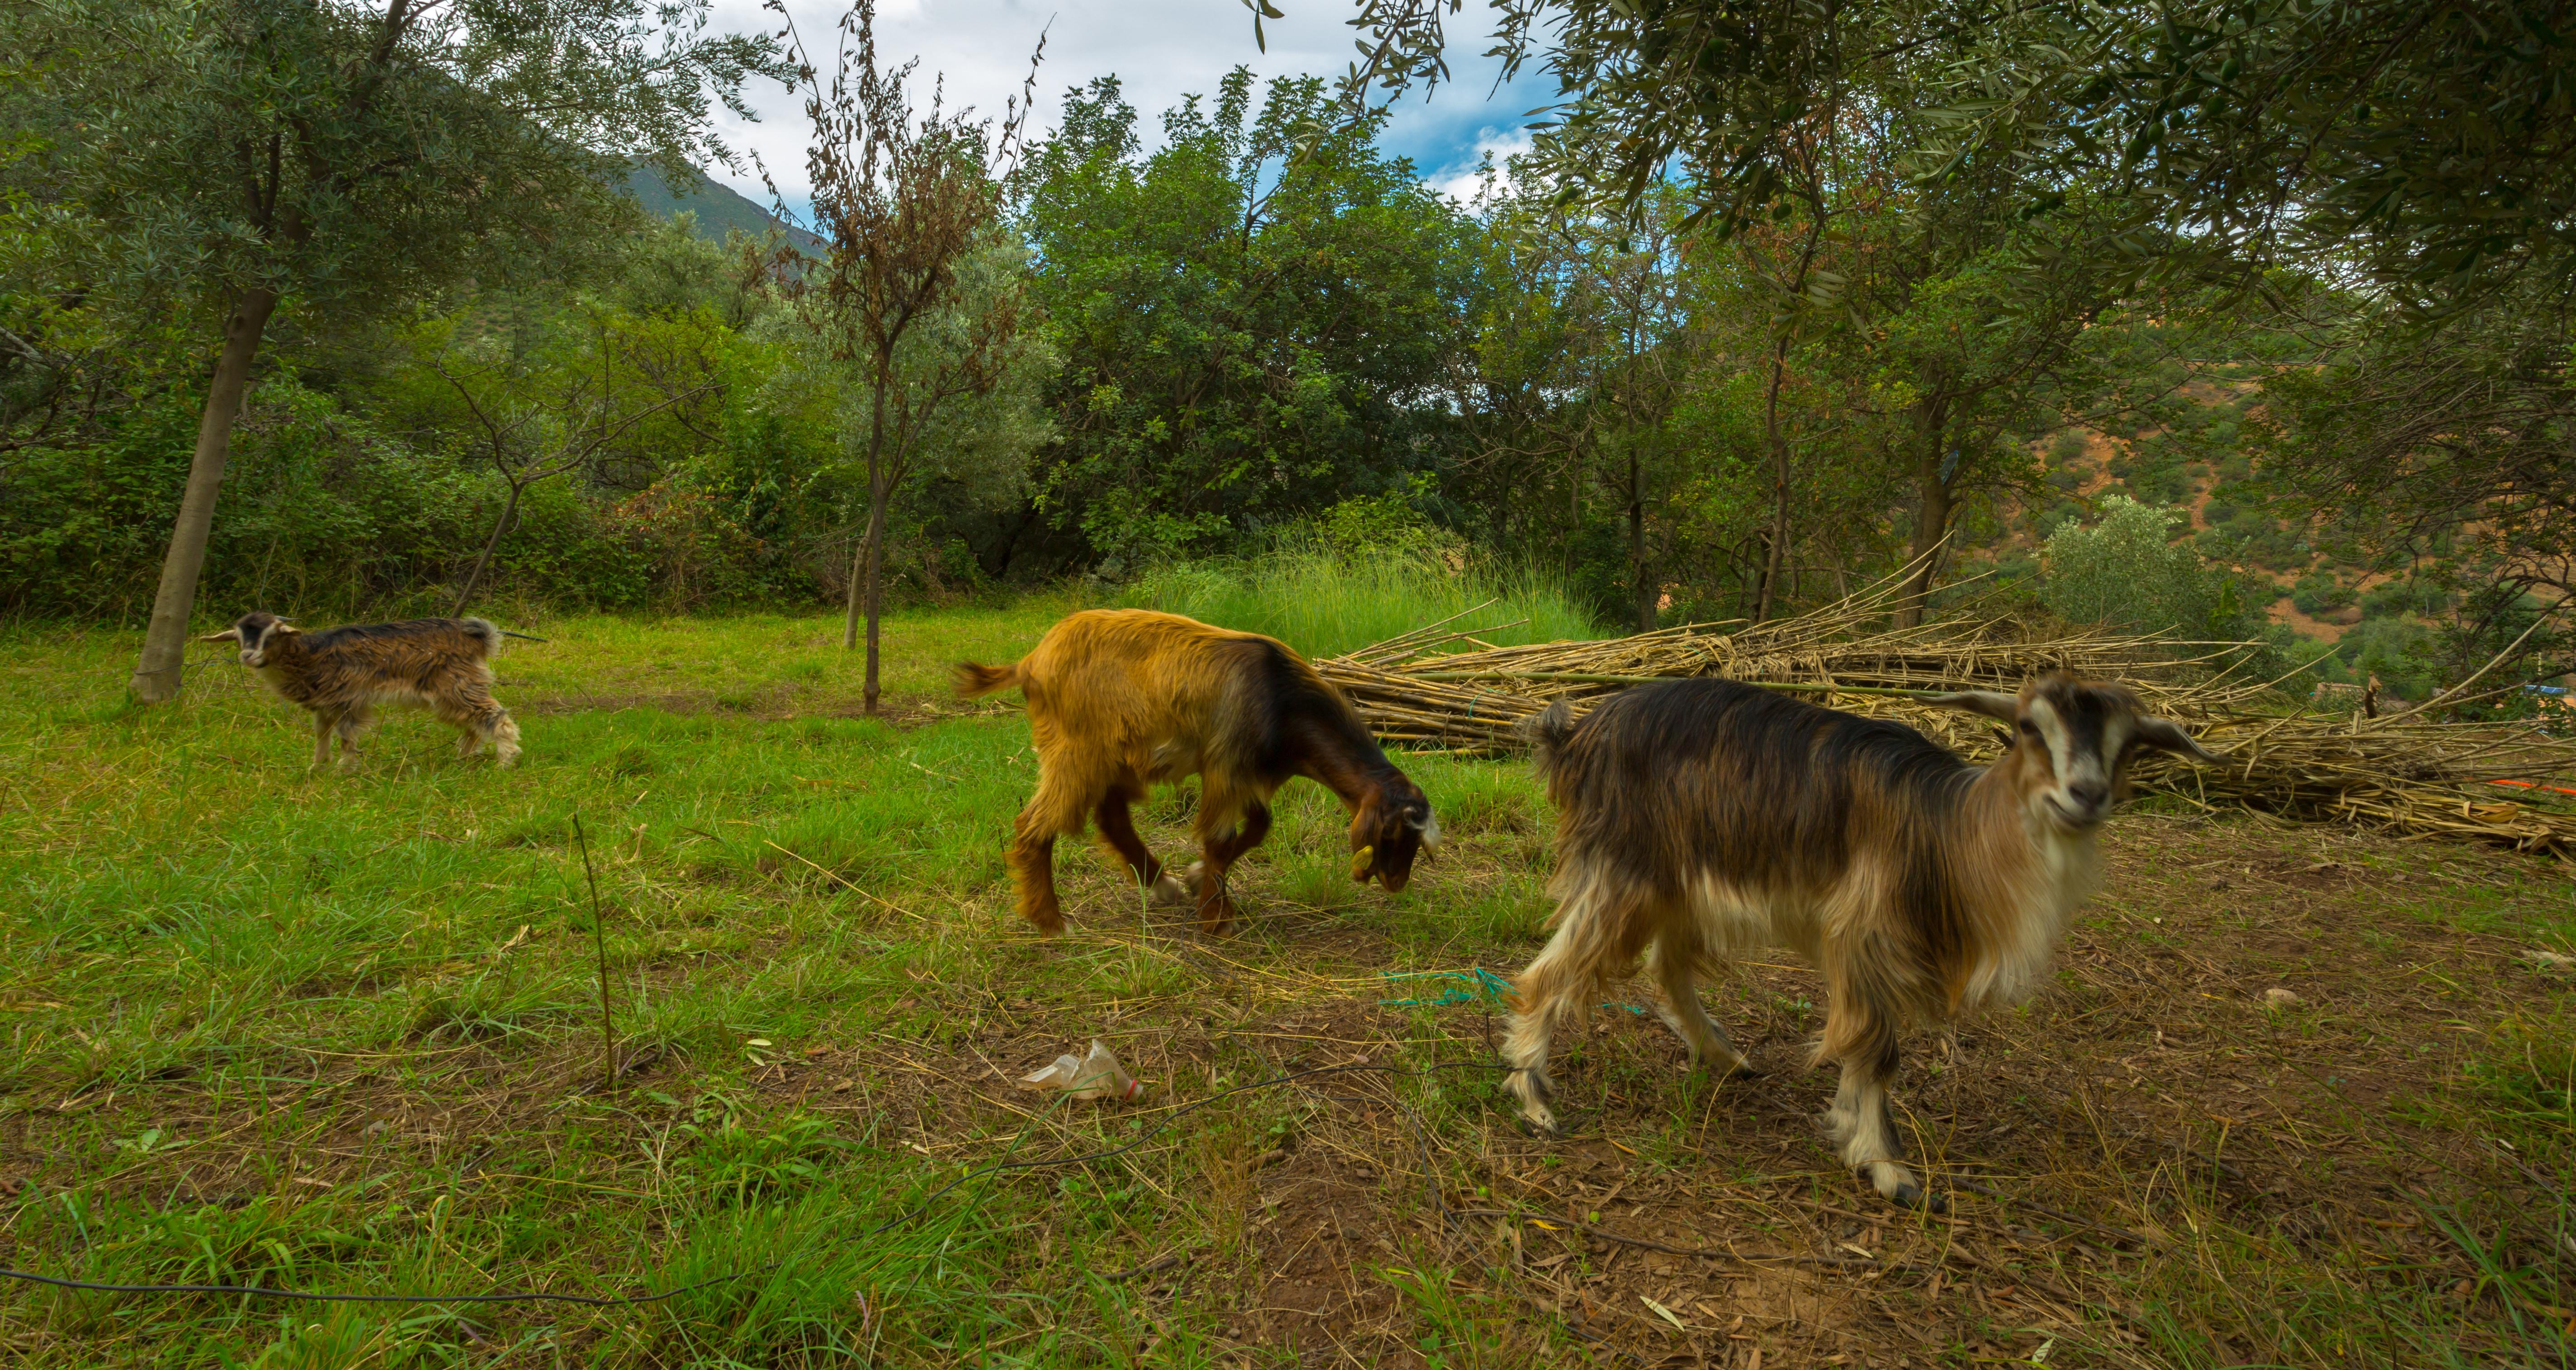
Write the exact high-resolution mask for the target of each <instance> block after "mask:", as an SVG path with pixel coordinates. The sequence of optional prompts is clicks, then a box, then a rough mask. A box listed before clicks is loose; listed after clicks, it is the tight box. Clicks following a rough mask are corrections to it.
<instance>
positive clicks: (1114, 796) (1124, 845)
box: [1091, 790, 1190, 908]
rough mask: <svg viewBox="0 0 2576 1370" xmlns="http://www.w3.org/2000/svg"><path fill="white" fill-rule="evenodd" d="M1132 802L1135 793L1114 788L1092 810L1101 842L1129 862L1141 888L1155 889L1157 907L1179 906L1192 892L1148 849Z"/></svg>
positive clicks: (1127, 865) (1119, 857) (1123, 860)
mask: <svg viewBox="0 0 2576 1370" xmlns="http://www.w3.org/2000/svg"><path fill="white" fill-rule="evenodd" d="M1132 802H1133V796H1131V795H1129V794H1128V793H1126V792H1125V791H1122V790H1112V791H1110V792H1109V793H1108V794H1107V795H1105V796H1103V797H1102V798H1101V801H1100V804H1099V806H1098V807H1097V808H1096V809H1094V810H1093V811H1092V816H1091V817H1092V822H1093V823H1095V824H1096V825H1098V827H1099V829H1100V840H1101V843H1102V845H1104V846H1106V847H1108V848H1109V853H1110V855H1112V856H1114V857H1116V858H1117V859H1118V860H1119V861H1120V862H1122V863H1124V864H1125V865H1126V867H1127V870H1128V872H1129V874H1131V875H1133V876H1134V877H1135V880H1136V884H1137V885H1138V886H1139V887H1140V888H1143V889H1146V890H1149V891H1151V892H1152V896H1153V900H1154V904H1155V906H1156V907H1158V908H1177V907H1179V906H1180V905H1182V904H1185V903H1187V902H1189V897H1190V895H1189V891H1188V890H1187V889H1185V888H1183V887H1182V885H1181V882H1180V881H1178V880H1176V879H1174V878H1173V877H1172V875H1171V873H1170V872H1168V871H1166V870H1164V869H1163V863H1162V862H1160V861H1158V860H1155V859H1154V854H1153V853H1152V852H1150V851H1148V850H1146V849H1145V840H1144V839H1143V838H1141V837H1138V836H1137V835H1136V819H1135V816H1134V814H1132V813H1131V812H1129V809H1128V806H1129V804H1131V803H1132Z"/></svg>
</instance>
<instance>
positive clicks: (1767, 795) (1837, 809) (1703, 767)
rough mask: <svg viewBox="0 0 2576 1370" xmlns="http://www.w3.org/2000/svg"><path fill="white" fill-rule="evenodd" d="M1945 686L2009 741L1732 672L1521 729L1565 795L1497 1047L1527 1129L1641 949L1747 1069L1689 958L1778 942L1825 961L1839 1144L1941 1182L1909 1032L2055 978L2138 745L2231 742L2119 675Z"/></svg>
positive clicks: (1909, 1197)
mask: <svg viewBox="0 0 2576 1370" xmlns="http://www.w3.org/2000/svg"><path fill="white" fill-rule="evenodd" d="M1929 702H1931V703H1936V704H1942V705H1946V706H1948V707H1952V708H1960V709H1966V710H1969V711H1972V712H1975V713H1982V714H1985V715H1988V716H1989V717H1992V718H1996V719H2000V720H2002V721H2003V722H2004V723H2006V724H2008V725H2010V726H2011V727H2012V728H2013V729H2014V736H2013V741H2012V746H2011V749H2010V750H2008V751H2006V752H2005V753H2004V755H2003V757H2002V758H2001V759H1999V760H1998V761H1996V762H1995V764H1993V765H1992V766H1988V767H1985V768H1984V769H1982V770H1980V769H1978V768H1976V767H1973V766H1969V765H1967V764H1965V763H1963V762H1961V761H1960V760H1959V759H1958V758H1957V757H1955V756H1952V755H1951V754H1950V753H1949V752H1948V751H1945V750H1943V749H1942V748H1941V747H1940V746H1939V745H1938V744H1936V743H1934V742H1933V741H1932V740H1931V739H1929V738H1927V737H1925V736H1923V734H1921V733H1919V732H1916V731H1915V730H1913V729H1912V728H1908V727H1905V726H1904V725H1902V724H1898V723H1893V722H1888V721H1885V720H1879V719H1868V718H1861V717H1858V716H1856V715H1853V714H1847V713H1841V712H1838V711H1835V710H1832V709H1825V708H1820V707H1818V706H1816V705H1813V704H1809V703H1806V702H1804V701H1801V700H1795V699H1790V698H1787V697H1786V696H1783V695H1780V694H1776V693H1773V692H1772V691H1769V690H1764V689H1759V688H1757V687H1754V686H1751V685H1744V684H1739V683H1737V682H1734V681H1727V680H1686V681H1676V682H1674V683H1672V684H1669V685H1652V686H1644V687H1640V688H1637V689H1632V690H1629V691H1627V692H1625V693H1623V694H1618V695H1614V696H1612V697H1610V698H1609V699H1607V700H1604V701H1603V702H1602V703H1601V704H1600V706H1599V707H1597V708H1595V709H1594V710H1593V711H1592V712H1591V713H1590V714H1588V715H1586V716H1585V717H1584V718H1583V719H1582V720H1581V721H1580V722H1577V721H1575V719H1574V716H1573V710H1572V708H1571V707H1570V706H1569V705H1567V704H1566V703H1564V702H1562V701H1560V702H1558V703H1557V704H1555V705H1553V706H1551V707H1550V708H1549V709H1548V710H1547V711H1546V712H1545V713H1544V714H1542V715H1540V716H1539V717H1538V718H1537V719H1536V720H1534V721H1533V722H1532V724H1530V725H1528V726H1529V728H1530V731H1531V733H1532V734H1533V735H1534V737H1535V739H1536V741H1537V743H1538V765H1539V771H1540V774H1541V775H1542V777H1543V778H1544V779H1545V781H1546V783H1547V789H1548V797H1549V798H1550V799H1551V800H1553V801H1554V802H1555V804H1556V807H1557V810H1558V813H1559V818H1558V827H1557V850H1558V856H1557V870H1556V875H1555V878H1554V879H1553V880H1552V881H1551V882H1550V884H1549V890H1548V892H1549V893H1550V894H1552V895H1554V896H1555V897H1556V899H1557V901H1558V904H1557V911H1556V915H1555V917H1554V918H1553V919H1552V920H1551V921H1552V922H1553V923H1554V924H1555V928H1556V931H1555V935H1554V936H1553V937H1551V938H1550V939H1549V941H1548V944H1547V947H1546V949H1545V950H1543V951H1541V952H1540V953H1539V955H1538V959H1536V960H1535V961H1533V962H1531V963H1530V966H1529V969H1528V970H1526V971H1524V972H1522V974H1521V977H1520V979H1519V981H1518V982H1517V983H1516V985H1515V987H1514V999H1513V1013H1512V1024H1511V1035H1510V1038H1509V1040H1508V1041H1507V1042H1506V1043H1505V1044H1504V1047H1503V1057H1504V1061H1505V1063H1506V1064H1507V1065H1509V1066H1511V1067H1512V1068H1513V1072H1514V1073H1513V1074H1512V1075H1511V1077H1510V1085H1511V1088H1512V1090H1513V1092H1514V1093H1516V1094H1518V1095H1519V1096H1520V1097H1521V1100H1522V1104H1523V1115H1524V1116H1525V1117H1527V1118H1528V1119H1529V1121H1530V1122H1531V1123H1532V1124H1533V1125H1534V1126H1536V1127H1538V1128H1539V1129H1541V1130H1543V1131H1553V1130H1554V1129H1555V1126H1556V1119H1555V1115H1554V1114H1553V1113H1551V1112H1550V1111H1549V1108H1548V1097H1549V1093H1550V1086H1549V1082H1548V1077H1547V1055H1548V1034H1549V1029H1550V1027H1551V1026H1552V1025H1553V1024H1554V1023H1555V1022H1556V1021H1557V1020H1558V1019H1560V1018H1563V1017H1566V1016H1568V1015H1569V1014H1572V1013H1574V1012H1576V1011H1579V1010H1580V1009H1581V1008H1582V1007H1583V1006H1584V1005H1586V1004H1588V1003H1590V1002H1592V1000H1593V999H1594V998H1595V997H1597V995H1598V994H1599V992H1600V991H1601V989H1602V988H1604V987H1605V986H1606V985H1607V984H1608V983H1609V982H1611V981H1613V980H1616V979H1618V978H1619V977H1622V976H1624V975H1626V974H1628V973H1629V972H1630V971H1631V970H1632V969H1634V968H1635V966H1636V964H1637V961H1638V958H1639V956H1640V954H1641V953H1648V952H1651V961H1652V963H1653V974H1654V977H1655V979H1656V981H1657V982H1658V984H1659V985H1660V987H1661V989H1662V992H1663V998H1664V1001H1665V1002H1664V1003H1663V1005H1662V1006H1661V1011H1662V1015H1663V1018H1664V1021H1665V1022H1666V1023H1668V1024H1670V1025H1671V1027H1672V1029H1673V1031H1674V1032H1675V1033H1677V1034H1678V1035H1679V1036H1680V1037H1681V1039H1682V1040H1683V1041H1684V1042H1685V1043H1687V1044H1688V1045H1689V1047H1690V1052H1691V1055H1692V1057H1693V1058H1694V1059H1695V1060H1697V1061H1699V1062H1702V1063H1712V1062H1713V1063H1715V1064H1718V1065H1720V1066H1723V1067H1725V1068H1726V1069H1728V1070H1732V1071H1747V1070H1749V1069H1750V1067H1749V1066H1748V1065H1747V1063H1746V1061H1745V1059H1744V1057H1743V1055H1742V1054H1741V1053H1739V1052H1738V1051H1737V1050H1736V1049H1735V1044H1734V1043H1733V1042H1732V1041H1730V1040H1729V1039H1728V1037H1727V1035H1726V1030H1725V1029H1724V1028H1722V1027H1720V1026H1718V1024H1717V1023H1716V1021H1715V1020H1713V1019H1711V1018H1710V1017H1709V1016H1708V1011H1707V1010H1706V1009H1705V1008H1703V1007H1702V1006H1701V1004H1700V1001H1699V994H1698V988H1697V982H1698V978H1699V977H1700V976H1701V975H1702V974H1704V973H1713V972H1717V971H1719V970H1720V969H1721V968H1722V967H1723V965H1724V963H1725V961H1726V959H1727V958H1728V957H1729V956H1731V955H1733V954H1735V953H1738V952H1744V951H1751V950H1754V949H1756V948H1761V947H1786V948H1789V949H1791V950H1794V951H1797V952H1798V953H1800V954H1802V955H1804V956H1805V957H1806V958H1807V960H1808V961H1809V962H1811V963H1813V964H1814V965H1815V966H1816V968H1817V969H1818V970H1820V971H1822V972H1823V973H1824V978H1825V987H1826V992H1827V994H1828V996H1829V1002H1828V1004H1827V1006H1826V1016H1825V1032H1824V1038H1823V1040H1822V1042H1821V1043H1819V1045H1818V1047H1817V1053H1816V1059H1817V1060H1818V1061H1823V1060H1828V1059H1830V1060H1833V1061H1835V1062H1838V1063H1839V1064H1840V1066H1841V1070H1842V1082H1841V1086H1840V1088H1839V1090H1838V1091H1837V1092H1836V1094H1835V1097H1834V1106H1833V1109H1832V1111H1830V1112H1829V1113H1827V1114H1826V1115H1825V1121H1826V1125H1827V1129H1828V1131H1829V1132H1830V1133H1831V1134H1832V1138H1833V1142H1834V1144H1835V1146H1836V1147H1837V1148H1838V1149H1839V1150H1840V1152H1841V1156H1842V1161H1843V1164H1844V1165H1846V1166H1849V1167H1851V1168H1852V1169H1853V1170H1854V1171H1855V1172H1856V1173H1857V1174H1858V1175H1859V1177H1860V1178H1861V1179H1862V1180H1863V1181H1864V1182H1866V1183H1868V1184H1870V1185H1871V1186H1873V1187H1874V1188H1876V1189H1877V1190H1878V1192H1879V1193H1880V1194H1881V1195H1884V1196H1885V1197H1887V1198H1889V1199H1891V1200H1893V1201H1895V1202H1896V1203H1898V1204H1901V1205H1904V1206H1906V1207H1909V1208H1911V1207H1915V1206H1917V1205H1920V1204H1922V1203H1923V1202H1925V1200H1924V1195H1923V1190H1922V1187H1921V1186H1920V1185H1919V1184H1918V1183H1917V1182H1916V1180H1915V1178H1914V1175H1913V1173H1912V1172H1910V1171H1908V1170H1907V1169H1906V1168H1905V1166H1904V1165H1903V1164H1902V1163H1900V1161H1899V1160H1898V1157H1899V1155H1900V1152H1899V1149H1898V1146H1897V1138H1896V1131H1895V1128H1894V1127H1893V1126H1892V1124H1891V1123H1890V1121H1889V1118H1888V1113H1887V1084H1888V1081H1889V1079H1890V1078H1891V1077H1892V1076H1894V1074H1895V1073H1896V1066H1897V1046H1898V1042H1899V1038H1900V1037H1901V1035H1902V1034H1903V1033H1904V1032H1905V1030H1906V1029H1907V1028H1909V1027H1913V1026H1916V1025H1918V1024H1934V1023H1940V1022H1945V1021H1947V1020H1949V1019H1952V1018H1955V1017H1957V1016H1958V1015H1959V1014H1960V1013H1962V1012H1963V1011H1965V1010H1968V1009H1970V1008H1974V1007H1977V1006H1979V1005H1983V1004H1990V1003H2010V1002H2013V1001H2015V1000H2018V999H2021V998H2023V997H2025V996H2026V995H2028V994H2029V993H2030V992H2031V991H2032V990H2033V989H2035V988H2036V987H2037V986H2038V984H2039V983H2040V981H2041V979H2042V977H2043V975H2044V974H2045V972H2046V970H2047V967H2048V963H2049V960H2050V957H2051V956H2052V955H2053V954H2054V953H2055V951H2056V948H2057V943H2058V941H2059V939H2060V938H2061V937H2062V936H2063V935H2064V933H2065V931H2066V924H2067V920H2068V918H2069V916H2070V915H2071V914H2072V913H2073V912H2074V910H2075V907H2076V906H2077V905H2078V904H2080V903H2081V902H2083V900H2084V898H2085V897H2086V896H2087V895H2089V894H2090V893H2091V892H2092V888H2093V884H2094V882H2095V879H2096V878H2097V872H2098V870H2099V860H2098V857H2097V856H2096V853H2095V850H2094V838H2095V835H2096V834H2097V832H2098V831H2099V828H2100V825H2101V822H2102V820H2103V819H2104V818H2105V817H2107V816H2108V815H2109V814H2110V812H2111V808H2112V806H2113V805H2114V804H2116V803H2117V802H2118V801H2119V800H2120V799H2121V798H2123V797H2125V795H2126V793H2127V787H2128V767H2129V763H2130V761H2131V760H2132V759H2133V758H2134V757H2135V756H2136V755H2137V754H2138V752H2139V751H2140V750H2142V749H2145V748H2160V749H2162V750H2165V751H2171V752H2179V753H2182V754H2183V755H2185V756H2188V757H2191V758H2193V759H2194V760H2196V761H2200V762H2204V763H2206V762H2212V761H2214V760H2215V758H2213V757H2212V756H2210V754H2209V753H2208V752H2206V751H2203V750H2202V749H2201V747H2200V744H2198V743H2196V742H2194V741H2192V739H2191V737H2190V736H2189V735H2188V734H2186V733H2184V732H2183V730H2182V729H2181V728H2179V727H2176V726H2175V725H2174V724H2172V723H2170V722H2168V721H2166V720H2164V719H2161V718H2155V717H2151V716H2149V715H2148V714H2147V712H2146V710H2145V709H2144V708H2143V707H2142V706H2141V705H2140V704H2139V702H2138V698H2137V696H2136V695H2134V694H2132V693H2130V692H2129V691H2128V690H2126V689H2123V688H2121V687H2119V686H2116V685H2093V684H2086V683H2083V682H2081V681H2077V680H2074V679H2072V678H2069V677H2066V676H2063V675H2052V676H2048V677H2044V678H2041V679H2038V680H2034V681H2032V682H2030V683H2029V684H2027V685H2025V686H2023V687H2022V691H2021V695H2020V697H2019V698H2015V697H2014V696H2011V695H2003V694H1991V693H1987V692H1983V691H1976V692H1970V693H1964V694H1951V695H1940V696H1934V697H1932V698H1931V699H1930V700H1929Z"/></svg>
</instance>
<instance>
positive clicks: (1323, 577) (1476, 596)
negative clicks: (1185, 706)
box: [1122, 552, 1602, 657]
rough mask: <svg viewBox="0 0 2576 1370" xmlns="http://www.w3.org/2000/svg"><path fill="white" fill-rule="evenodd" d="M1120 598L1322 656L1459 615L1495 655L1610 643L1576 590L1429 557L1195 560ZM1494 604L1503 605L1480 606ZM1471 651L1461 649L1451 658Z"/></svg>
mask: <svg viewBox="0 0 2576 1370" xmlns="http://www.w3.org/2000/svg"><path fill="white" fill-rule="evenodd" d="M1122 599H1123V602H1124V603H1126V604H1128V605H1130V606H1132V607H1136V608H1143V609H1161V610H1165V611H1167V612H1170V613H1176V614H1186V615H1188V616H1189V617H1191V618H1195V619H1198V620H1200V621H1201V622H1205V623H1213V624H1216V625H1218V626H1220V627H1226V628H1236V629H1240V630H1243V631H1245V632H1254V633H1267V634H1269V635H1270V636H1272V637H1275V638H1278V639H1279V640H1280V641H1282V642H1285V643H1287V644H1288V645H1289V646H1291V647H1294V648H1296V649H1297V650H1298V651H1300V652H1303V653H1305V654H1307V655H1308V656H1316V657H1324V656H1338V655H1341V654H1342V653H1345V652H1350V651H1356V650H1358V649H1359V648H1362V647H1366V646H1368V645H1370V644H1372V643H1377V642H1384V641H1385V640H1387V639H1388V638H1391V637H1395V636H1398V635H1400V634H1403V633H1407V632H1411V631H1412V630H1414V629H1416V628H1419V627H1421V626H1422V625H1424V624H1426V623H1432V622H1436V621H1438V620H1441V619H1445V618H1448V617H1450V616H1451V615H1453V614H1464V615H1465V616H1464V617H1461V618H1459V619H1457V621H1456V622H1454V623H1451V624H1450V625H1449V626H1450V627H1451V628H1453V629H1456V630H1459V631H1462V632H1474V631H1476V630H1479V629H1490V631H1484V632H1477V633H1476V635H1477V636H1478V637H1479V638H1481V639H1482V640H1483V641H1485V642H1488V643H1490V644H1492V645H1494V646H1497V647H1510V646H1518V645H1520V644H1522V643H1528V642H1557V641H1563V640H1566V639H1569V638H1595V637H1600V636H1602V630H1601V628H1600V627H1599V626H1598V625H1597V624H1595V623H1593V622H1592V620H1591V618H1590V616H1589V615H1587V614H1585V613H1584V612H1583V610H1582V608H1581V607H1580V605H1579V602H1578V601H1577V600H1576V598H1575V596H1574V595H1573V593H1572V592H1571V590H1569V589H1568V588H1567V586H1566V585H1565V584H1564V582H1563V581H1562V580H1561V579H1559V578H1558V577H1556V576H1554V575H1552V574H1550V573H1548V572H1545V571H1541V570H1535V569H1527V570H1521V571H1513V572H1503V573H1493V572H1489V571H1485V570H1481V569H1470V570H1467V571H1463V572H1462V571H1454V570H1452V569H1451V568H1449V567H1447V566H1445V565H1443V564H1441V563H1440V562H1438V561H1435V560H1432V559H1429V558H1410V557H1383V558H1377V559H1373V560H1361V561H1349V560H1343V559H1340V558H1335V557H1331V556H1326V555H1322V554H1318V553H1308V552H1283V553H1279V554H1276V555H1272V556H1267V557H1261V558H1257V559H1253V560H1249V561H1243V562H1231V563H1229V562H1216V561H1201V562H1190V563H1187V564H1184V565H1178V566H1170V567H1165V568H1163V569H1161V570H1158V571H1156V572H1154V573H1152V574H1150V575H1148V576H1146V577H1144V578H1143V579H1141V580H1139V581H1138V582H1137V583H1136V584H1135V585H1133V586H1131V587H1129V589H1128V590H1127V591H1126V593H1125V594H1124V595H1123V597H1122ZM1489 600H1490V601H1497V602H1495V603H1492V604H1490V605H1488V606H1487V607H1484V608H1481V609H1479V608H1478V606H1480V605H1486V604H1487V601H1489ZM1469 610H1475V611H1476V612H1473V613H1469V612H1468V611H1469ZM1471 646H1472V644H1469V643H1464V642H1461V643H1455V644H1452V646H1451V650H1467V649H1468V648H1469V647H1471Z"/></svg>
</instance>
